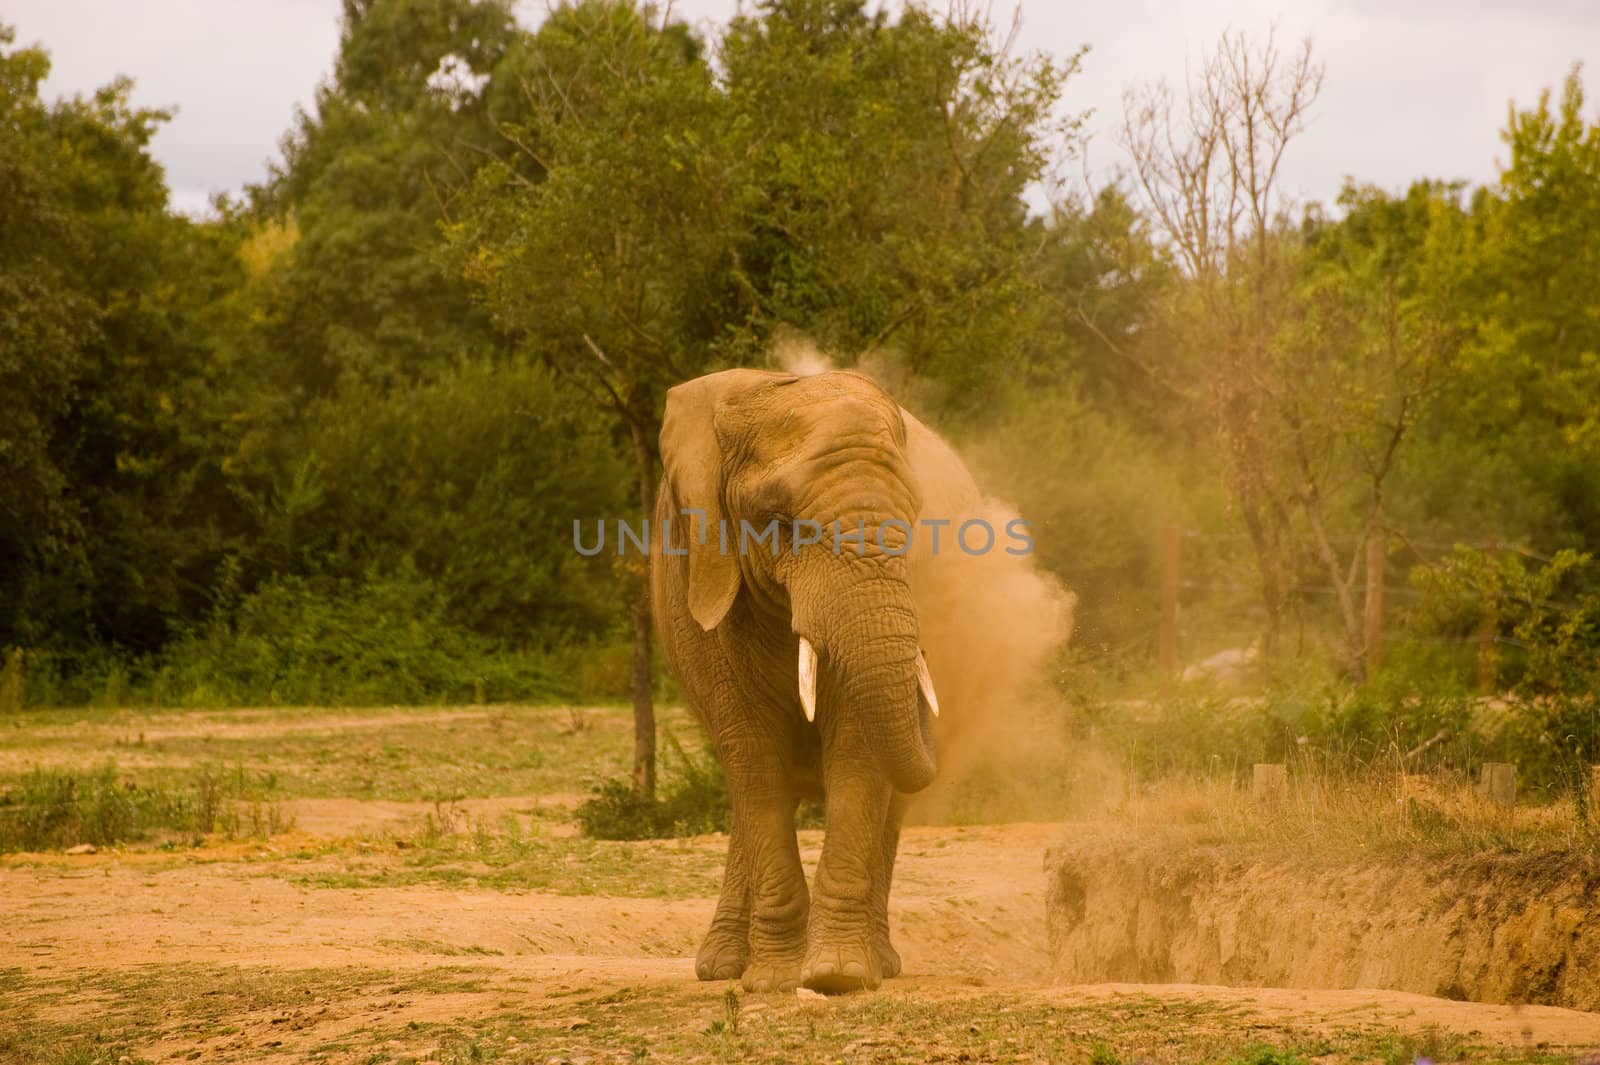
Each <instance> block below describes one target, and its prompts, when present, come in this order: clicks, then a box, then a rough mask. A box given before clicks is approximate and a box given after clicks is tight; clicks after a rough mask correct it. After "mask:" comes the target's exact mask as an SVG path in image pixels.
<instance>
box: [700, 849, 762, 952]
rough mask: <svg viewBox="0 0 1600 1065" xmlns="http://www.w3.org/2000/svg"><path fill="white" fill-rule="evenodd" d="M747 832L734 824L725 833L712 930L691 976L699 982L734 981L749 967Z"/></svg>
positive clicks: (748, 863)
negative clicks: (725, 854)
mask: <svg viewBox="0 0 1600 1065" xmlns="http://www.w3.org/2000/svg"><path fill="white" fill-rule="evenodd" d="M749 835H750V833H749V830H748V829H747V828H746V827H745V826H744V825H741V824H739V823H738V822H735V823H734V824H733V826H732V828H731V830H730V831H729V833H728V864H727V867H726V868H725V869H724V870H723V872H722V897H721V898H719V899H718V900H717V913H716V916H715V917H713V918H711V930H710V931H709V932H707V933H706V938H705V940H704V941H703V942H702V943H701V944H700V953H699V954H698V955H697V956H696V957H695V960H694V974H695V975H696V976H697V977H699V978H700V979H702V980H737V979H739V977H741V976H743V975H744V970H745V967H746V966H747V965H748V964H749V963H750V846H749Z"/></svg>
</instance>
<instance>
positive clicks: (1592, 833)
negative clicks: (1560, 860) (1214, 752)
mask: <svg viewBox="0 0 1600 1065" xmlns="http://www.w3.org/2000/svg"><path fill="white" fill-rule="evenodd" d="M1586 806H1587V804H1586V803H1585V802H1581V801H1558V802H1550V803H1544V804H1540V805H1517V806H1503V805H1499V804H1497V803H1493V802H1490V801H1488V800H1486V799H1483V798H1480V797H1479V796H1478V795H1477V794H1476V793H1475V788H1474V787H1473V785H1472V784H1471V782H1470V781H1468V780H1467V779H1466V778H1465V777H1464V776H1463V775H1461V774H1459V773H1452V772H1440V773H1434V774H1429V775H1425V776H1424V775H1418V774H1407V773H1403V772H1400V771H1398V769H1396V768H1394V767H1390V766H1374V767H1367V768H1364V769H1356V770H1352V769H1344V768H1340V767H1338V766H1336V765H1328V764H1325V763H1322V762H1319V761H1318V760H1316V759H1315V758H1311V757H1304V758H1300V759H1296V760H1295V761H1293V762H1290V763H1289V764H1288V788H1287V792H1286V794H1284V795H1283V796H1282V797H1281V798H1270V797H1268V798H1256V797H1254V796H1252V794H1251V790H1250V788H1249V787H1248V786H1246V784H1245V783H1244V782H1236V781H1235V780H1234V779H1232V778H1231V777H1230V776H1227V775H1222V774H1218V775H1214V776H1199V777H1171V778H1167V779H1164V780H1161V781H1157V782H1154V783H1151V784H1148V785H1144V786H1140V787H1135V788H1131V789H1129V791H1128V793H1127V794H1126V795H1125V796H1124V797H1123V799H1122V800H1121V801H1120V802H1118V803H1115V804H1113V809H1114V814H1115V816H1116V817H1117V819H1118V820H1119V821H1121V822H1123V823H1125V824H1126V825H1128V826H1129V827H1131V828H1133V829H1136V830H1140V831H1147V830H1151V829H1161V828H1179V829H1182V830H1184V831H1185V833H1186V834H1189V835H1191V836H1192V837H1193V838H1195V839H1196V841H1197V842H1204V843H1218V844H1254V845H1260V846H1261V847H1263V848H1270V849H1272V850H1273V851H1275V852H1278V853H1286V854H1300V855H1304V854H1315V855H1318V856H1343V857H1349V856H1351V855H1355V854H1385V853H1389V854H1394V853H1418V852H1424V853H1428V854H1433V855H1480V854H1511V853H1560V854H1568V855H1597V856H1600V825H1597V824H1596V822H1595V819H1594V818H1592V817H1586V816H1583V814H1584V813H1585V812H1586Z"/></svg>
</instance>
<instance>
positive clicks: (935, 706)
mask: <svg viewBox="0 0 1600 1065" xmlns="http://www.w3.org/2000/svg"><path fill="white" fill-rule="evenodd" d="M917 687H919V688H921V689H922V697H923V698H924V699H927V700H928V709H929V710H932V711H933V716H934V717H938V716H939V697H938V696H937V695H935V694H934V693H933V674H932V673H929V672H928V660H927V659H926V658H924V657H923V655H922V649H921V648H918V649H917Z"/></svg>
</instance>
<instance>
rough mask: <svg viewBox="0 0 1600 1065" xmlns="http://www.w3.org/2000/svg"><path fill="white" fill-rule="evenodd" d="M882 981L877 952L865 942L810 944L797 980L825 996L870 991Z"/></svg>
mask: <svg viewBox="0 0 1600 1065" xmlns="http://www.w3.org/2000/svg"><path fill="white" fill-rule="evenodd" d="M882 981H883V970H882V969H881V967H880V966H879V963H878V953H877V951H876V950H875V949H873V948H872V947H871V946H869V945H868V944H866V943H819V944H813V945H812V947H811V950H810V952H809V953H808V954H807V955H806V963H805V966H804V967H803V968H802V969H801V970H800V982H801V984H803V985H804V986H806V987H809V988H810V989H811V990H813V991H821V992H822V993H823V994H825V995H837V994H843V993H845V992H847V991H863V990H864V991H871V990H872V989H873V988H875V987H877V986H878V984H880V983H882Z"/></svg>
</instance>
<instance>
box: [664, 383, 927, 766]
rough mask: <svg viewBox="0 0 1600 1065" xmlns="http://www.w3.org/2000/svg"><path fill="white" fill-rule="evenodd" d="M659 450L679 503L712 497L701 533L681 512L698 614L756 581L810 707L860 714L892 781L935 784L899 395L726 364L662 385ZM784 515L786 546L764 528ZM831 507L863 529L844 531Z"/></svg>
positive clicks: (838, 720)
mask: <svg viewBox="0 0 1600 1065" xmlns="http://www.w3.org/2000/svg"><path fill="white" fill-rule="evenodd" d="M661 457H662V464H663V466H664V468H665V472H666V481H667V486H668V488H669V490H670V491H671V493H672V502H673V504H674V510H683V509H693V510H703V511H704V512H705V525H704V527H703V528H704V535H702V534H701V533H702V530H701V528H700V527H698V520H697V519H685V518H682V517H680V518H678V520H679V521H685V520H690V521H693V522H694V526H692V527H691V530H690V532H691V535H690V536H689V543H688V551H689V558H688V564H689V565H688V568H689V588H688V598H689V606H690V612H691V613H692V614H693V615H694V620H695V621H696V622H698V623H699V625H700V626H701V627H702V628H704V629H705V630H706V631H708V632H709V631H711V630H713V629H716V628H717V627H718V626H719V625H722V624H723V623H724V621H725V619H726V618H727V617H728V615H729V612H730V610H731V609H732V608H733V607H734V604H735V602H736V601H738V600H739V597H740V596H741V595H743V596H745V597H746V600H747V605H748V607H749V609H750V610H751V611H753V612H755V614H756V615H757V616H758V617H764V618H766V619H769V620H772V621H773V622H774V624H773V625H771V626H770V628H772V629H773V630H775V631H777V632H779V633H783V634H785V638H786V639H788V640H789V641H790V646H789V648H788V656H787V657H786V658H785V659H784V660H785V661H787V662H789V663H793V664H794V668H795V672H794V675H793V676H792V677H786V678H785V681H786V685H787V686H788V687H787V690H788V691H790V692H794V694H795V698H796V699H797V701H798V704H799V706H800V708H801V709H803V710H804V712H805V713H806V715H807V716H808V717H813V716H814V715H815V714H817V713H820V714H822V715H824V716H825V721H824V725H825V726H826V727H832V728H834V729H836V730H837V729H840V728H843V729H845V730H846V731H849V730H850V729H851V726H852V725H854V726H857V727H858V731H859V733H860V734H861V735H863V736H864V737H865V738H866V742H867V744H868V745H869V746H870V747H871V749H872V750H873V751H874V752H875V754H876V756H877V758H878V761H879V762H880V764H881V765H882V767H883V769H884V770H885V771H886V772H887V773H888V775H889V777H890V779H891V780H892V781H893V782H894V785H895V787H896V788H898V789H899V790H901V791H908V792H909V791H917V790H920V789H921V788H924V787H926V786H927V785H928V784H929V783H930V782H931V781H932V779H933V774H934V768H935V767H934V757H933V743H932V732H931V724H932V723H931V720H930V714H936V713H937V712H938V703H937V699H936V696H935V695H934V692H933V684H932V680H931V678H930V677H929V676H928V672H927V665H926V663H925V661H924V660H923V658H922V653H921V650H920V648H919V644H918V625H917V613H916V608H915V606H914V604H913V601H912V595H911V588H910V585H909V583H908V580H909V573H908V559H907V558H906V557H905V548H906V547H907V546H908V545H907V537H908V536H909V535H911V533H912V531H913V529H914V527H915V523H916V521H917V516H918V512H919V508H920V505H921V498H920V494H919V491H918V487H917V485H916V483H915V479H914V477H913V476H912V472H911V467H910V465H909V463H908V461H907V457H906V426H905V422H904V420H903V418H902V415H901V411H900V408H899V407H898V406H897V405H896V404H895V402H894V400H892V399H891V398H889V396H887V395H886V394H885V393H884V392H883V390H882V389H880V388H878V386H877V385H875V384H873V383H872V382H871V381H870V380H868V379H867V378H865V377H862V376H861V375H859V374H854V373H825V374H818V375H816V376H809V377H796V376H793V375H790V374H781V373H768V372H763V371H759V370H728V371H725V372H723V373H718V374H712V375H710V376H707V377H702V378H699V379H698V380H695V381H691V382H689V383H687V384H683V385H679V386H678V387H676V388H674V389H672V390H671V391H670V392H669V393H668V394H667V409H666V418H665V420H664V422H663V423H662V431H661ZM773 522H776V524H777V528H778V530H779V532H778V543H777V545H776V548H777V550H776V552H774V550H773V545H772V544H771V541H770V540H768V541H764V542H757V541H756V540H755V539H754V538H753V537H754V535H755V534H759V533H762V532H763V531H764V530H766V529H768V528H769V527H770V526H771V525H772V523H773ZM836 522H837V523H838V528H839V530H840V532H841V533H843V534H845V535H847V536H849V537H852V539H843V538H842V537H841V539H840V541H839V542H837V543H836V541H835V536H834V526H835V523H836ZM724 523H725V524H724ZM797 528H798V529H799V535H796V529H797ZM722 529H726V530H727V534H726V541H725V543H724V538H723V536H722V535H721V530H722ZM858 530H859V531H860V532H861V534H862V535H861V538H860V541H859V546H858V542H857V541H856V540H855V539H853V537H854V536H855V534H856V533H857V531H858ZM814 531H820V536H818V537H817V539H816V542H813V543H807V542H805V541H807V540H810V539H811V538H812V534H813V533H814ZM780 621H781V622H782V623H783V624H777V622H780ZM844 715H848V717H846V716H844Z"/></svg>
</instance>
